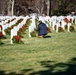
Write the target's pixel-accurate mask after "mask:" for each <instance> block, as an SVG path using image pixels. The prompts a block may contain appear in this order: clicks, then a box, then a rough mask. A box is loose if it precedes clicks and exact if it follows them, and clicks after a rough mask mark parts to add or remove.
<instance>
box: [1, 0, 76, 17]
mask: <svg viewBox="0 0 76 75" xmlns="http://www.w3.org/2000/svg"><path fill="white" fill-rule="evenodd" d="M75 3H76V0H0V13H2V15H10V16H11V15H17V16H19V15H24V16H25V15H28V14H31V13H37V14H39V15H42V14H45V15H50V16H51V15H67V14H69V13H71V12H72V11H75V12H76V4H75Z"/></svg>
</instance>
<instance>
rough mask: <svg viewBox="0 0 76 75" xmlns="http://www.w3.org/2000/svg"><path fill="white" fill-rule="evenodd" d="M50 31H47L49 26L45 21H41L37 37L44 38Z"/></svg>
mask: <svg viewBox="0 0 76 75" xmlns="http://www.w3.org/2000/svg"><path fill="white" fill-rule="evenodd" d="M47 33H48V31H47V26H46V24H45V23H43V22H42V21H39V25H38V34H36V36H37V37H39V38H44V37H45V35H47Z"/></svg>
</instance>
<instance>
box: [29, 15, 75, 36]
mask: <svg viewBox="0 0 76 75" xmlns="http://www.w3.org/2000/svg"><path fill="white" fill-rule="evenodd" d="M38 18H39V19H38V20H41V21H42V22H43V23H46V21H47V22H49V24H50V27H52V30H55V25H56V32H58V27H60V26H61V27H62V28H63V29H64V30H65V28H64V27H65V25H67V26H68V30H67V31H68V32H70V26H71V25H72V23H73V20H75V25H76V16H52V17H50V16H45V17H44V16H38ZM65 18H67V19H68V21H70V19H71V20H72V22H71V23H70V22H68V24H67V23H66V22H65V20H64V19H65ZM35 19H36V17H35V16H34V15H33V16H32V19H31V20H32V23H31V25H30V26H29V37H31V35H30V32H32V31H33V30H34V28H35V27H36V22H35ZM60 22H61V24H60ZM46 25H47V27H48V24H47V23H46Z"/></svg>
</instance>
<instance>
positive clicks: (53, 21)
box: [0, 15, 76, 44]
mask: <svg viewBox="0 0 76 75" xmlns="http://www.w3.org/2000/svg"><path fill="white" fill-rule="evenodd" d="M14 18H16V19H15V20H13V21H11V20H12V19H14ZM21 18H22V19H23V21H22V22H21V23H19V25H17V26H15V27H14V28H13V29H11V44H13V41H12V38H13V36H15V35H17V32H18V30H19V29H20V28H21V27H22V26H23V25H24V24H25V23H26V21H27V19H30V20H31V21H32V22H31V25H30V26H29V37H31V35H30V32H32V31H33V30H34V28H36V21H35V19H36V16H35V15H33V16H31V17H29V16H26V17H23V16H19V17H17V16H12V17H10V16H0V25H2V33H3V34H4V35H6V33H5V32H4V30H5V29H7V28H8V27H11V26H12V25H14V24H16V22H17V21H18V20H19V19H21ZM65 18H67V19H68V20H69V21H70V19H72V22H73V20H74V19H75V24H76V16H52V17H50V16H38V20H41V21H42V22H43V23H46V21H47V22H49V24H50V27H52V30H55V27H54V26H55V25H56V27H57V28H56V32H58V27H59V26H61V27H62V28H63V29H64V26H65V25H66V24H67V23H66V22H65V21H64V19H65ZM9 20H10V21H11V22H9V23H7V22H8V21H9ZM60 22H61V25H60ZM46 25H47V27H48V24H47V23H46ZM71 25H72V24H71V23H68V32H70V30H69V28H70V26H71Z"/></svg>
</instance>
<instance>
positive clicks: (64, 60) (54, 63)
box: [0, 32, 76, 75]
mask: <svg viewBox="0 0 76 75" xmlns="http://www.w3.org/2000/svg"><path fill="white" fill-rule="evenodd" d="M48 36H51V37H50V38H36V37H31V38H29V37H28V35H27V34H24V38H22V40H23V41H24V44H12V45H11V44H10V40H9V39H8V40H6V39H5V40H3V42H5V43H4V45H0V75H76V32H70V33H68V32H61V33H56V32H52V33H49V34H48Z"/></svg>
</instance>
